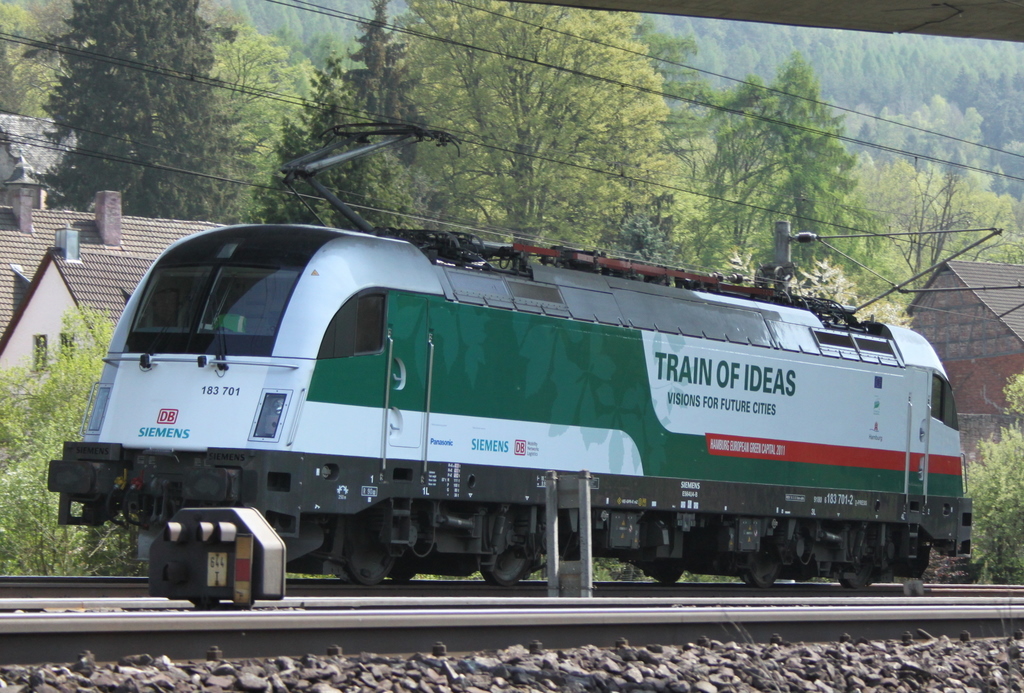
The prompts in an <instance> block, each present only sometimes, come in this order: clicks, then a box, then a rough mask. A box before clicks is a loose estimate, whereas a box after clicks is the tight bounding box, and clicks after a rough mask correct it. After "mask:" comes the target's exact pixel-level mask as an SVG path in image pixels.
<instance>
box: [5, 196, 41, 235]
mask: <svg viewBox="0 0 1024 693" xmlns="http://www.w3.org/2000/svg"><path fill="white" fill-rule="evenodd" d="M8 194H9V195H10V196H11V207H12V208H13V209H12V211H13V212H14V219H15V221H17V222H18V231H21V232H22V233H24V234H27V235H29V236H31V235H32V209H33V207H34V206H35V205H34V204H33V202H35V197H36V196H35V195H34V194H33V192H32V191H31V190H29V189H27V188H19V189H16V190H11V191H10V193H8Z"/></svg>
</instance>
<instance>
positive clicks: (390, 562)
mask: <svg viewBox="0 0 1024 693" xmlns="http://www.w3.org/2000/svg"><path fill="white" fill-rule="evenodd" d="M344 554H345V573H346V574H347V575H348V577H349V579H351V580H352V582H356V583H359V584H360V585H376V584H378V583H379V582H380V581H381V580H383V579H384V578H386V577H387V576H388V573H390V572H391V569H392V568H393V567H394V566H395V557H394V556H392V555H391V552H390V551H388V547H386V546H384V544H382V543H381V542H380V540H378V539H376V538H375V537H373V536H371V535H370V532H368V531H367V529H366V528H365V527H362V526H360V525H359V524H357V523H353V524H350V525H349V526H348V527H346V529H345V549H344Z"/></svg>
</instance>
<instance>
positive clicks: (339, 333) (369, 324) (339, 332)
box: [317, 291, 386, 359]
mask: <svg viewBox="0 0 1024 693" xmlns="http://www.w3.org/2000/svg"><path fill="white" fill-rule="evenodd" d="M385 304H386V297H385V295H384V294H383V293H382V292H380V291H373V292H366V293H361V294H357V295H355V296H353V297H352V298H350V299H349V300H347V301H345V304H344V305H343V306H342V307H341V308H339V309H338V312H337V313H335V315H334V317H333V318H332V319H331V323H330V325H328V326H327V331H326V332H325V333H324V339H323V342H321V343H320V353H318V354H317V358H320V359H336V358H342V357H347V356H361V355H364V354H378V353H380V351H381V350H382V349H383V348H384V308H385Z"/></svg>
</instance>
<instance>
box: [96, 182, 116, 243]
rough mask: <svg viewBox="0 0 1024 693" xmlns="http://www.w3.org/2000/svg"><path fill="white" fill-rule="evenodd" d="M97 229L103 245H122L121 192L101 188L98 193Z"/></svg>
mask: <svg viewBox="0 0 1024 693" xmlns="http://www.w3.org/2000/svg"><path fill="white" fill-rule="evenodd" d="M95 207H96V229H97V231H99V234H100V240H101V241H102V242H103V245H109V246H120V245H121V193H120V192H118V191H116V190H101V191H99V192H98V193H96V204H95Z"/></svg>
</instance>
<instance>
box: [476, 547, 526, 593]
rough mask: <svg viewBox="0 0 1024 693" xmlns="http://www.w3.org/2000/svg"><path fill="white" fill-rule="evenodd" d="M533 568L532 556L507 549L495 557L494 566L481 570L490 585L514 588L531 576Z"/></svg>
mask: <svg viewBox="0 0 1024 693" xmlns="http://www.w3.org/2000/svg"><path fill="white" fill-rule="evenodd" d="M532 566H533V558H532V557H531V556H528V555H527V554H525V553H523V552H521V551H516V550H515V549H507V550H505V551H502V552H501V553H499V554H498V555H497V556H495V557H494V565H493V566H491V567H490V568H481V569H480V574H481V575H482V576H483V578H484V582H486V583H487V584H489V585H497V586H500V587H512V586H513V585H516V584H518V583H519V581H520V580H522V579H523V578H525V577H526V576H527V575H529V574H530V572H531V571H530V568H531V567H532Z"/></svg>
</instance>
